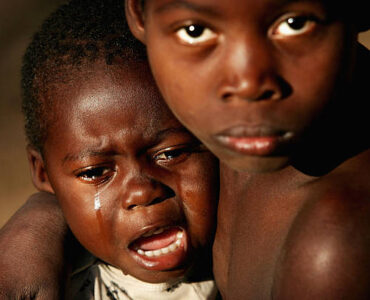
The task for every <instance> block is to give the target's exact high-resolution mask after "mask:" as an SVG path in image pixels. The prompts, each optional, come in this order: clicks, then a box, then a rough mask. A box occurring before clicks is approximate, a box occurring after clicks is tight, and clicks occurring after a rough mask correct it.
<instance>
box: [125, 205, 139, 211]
mask: <svg viewBox="0 0 370 300" xmlns="http://www.w3.org/2000/svg"><path fill="white" fill-rule="evenodd" d="M135 207H137V205H136V204H132V205H129V206H128V207H127V209H128V210H131V209H134V208H135Z"/></svg>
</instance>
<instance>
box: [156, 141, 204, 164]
mask: <svg viewBox="0 0 370 300" xmlns="http://www.w3.org/2000/svg"><path fill="white" fill-rule="evenodd" d="M200 151H202V144H196V145H184V146H183V147H179V148H171V147H169V148H166V149H164V150H161V151H160V152H159V153H156V154H155V155H154V156H153V157H154V161H155V162H156V163H158V164H160V165H170V164H171V165H175V164H179V163H181V162H183V161H184V160H185V159H186V158H188V157H189V156H190V155H191V154H192V153H196V152H200Z"/></svg>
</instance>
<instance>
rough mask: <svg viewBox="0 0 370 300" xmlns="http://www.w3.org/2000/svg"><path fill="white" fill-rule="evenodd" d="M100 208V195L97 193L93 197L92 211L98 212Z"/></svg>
mask: <svg viewBox="0 0 370 300" xmlns="http://www.w3.org/2000/svg"><path fill="white" fill-rule="evenodd" d="M100 208H101V203H100V195H99V192H97V193H96V194H95V197H94V210H95V211H98V210H99V209H100Z"/></svg>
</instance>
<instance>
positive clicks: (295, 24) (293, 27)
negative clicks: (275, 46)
mask: <svg viewBox="0 0 370 300" xmlns="http://www.w3.org/2000/svg"><path fill="white" fill-rule="evenodd" d="M316 25H317V20H315V19H314V18H313V17H310V16H290V17H288V18H284V19H283V20H282V21H280V22H279V23H278V25H277V26H276V27H275V28H274V30H273V32H272V33H273V35H275V37H277V38H284V37H293V36H298V35H303V34H306V33H309V32H311V31H312V30H313V29H314V28H315V26H316Z"/></svg>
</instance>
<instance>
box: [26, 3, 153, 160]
mask: <svg viewBox="0 0 370 300" xmlns="http://www.w3.org/2000/svg"><path fill="white" fill-rule="evenodd" d="M116 57H119V58H121V59H120V61H124V62H125V61H126V62H127V61H144V60H146V53H145V47H144V45H142V44H141V43H140V42H139V41H137V40H136V39H135V38H134V37H133V36H132V35H131V33H130V31H129V28H128V26H127V23H126V18H125V12H124V0H72V1H69V2H68V3H67V4H64V5H61V6H60V7H59V8H58V9H57V10H56V11H55V12H54V13H52V14H51V15H50V16H49V17H48V18H47V19H46V20H45V21H44V22H43V24H42V25H41V28H40V29H39V31H38V32H36V34H35V35H34V36H33V39H32V41H31V43H30V44H29V46H28V48H27V50H26V52H25V54H24V57H23V65H22V79H21V88H22V110H23V113H24V116H25V131H26V136H27V139H28V143H29V144H30V145H31V146H32V147H34V148H35V149H36V150H38V151H40V152H41V153H42V150H43V145H44V143H45V140H46V135H47V126H48V119H50V115H51V114H53V112H52V109H51V110H50V107H52V105H51V104H50V103H47V102H50V101H51V100H50V99H46V97H44V96H45V95H44V93H45V91H47V90H48V85H49V84H50V82H51V81H53V80H54V82H55V81H56V82H58V80H62V79H61V78H63V75H64V73H65V74H67V72H65V71H68V70H71V68H79V67H80V66H81V65H83V64H86V63H94V62H95V61H97V60H98V59H99V60H101V59H104V60H105V62H106V64H108V65H110V64H114V62H115V58H116ZM45 99H46V100H45Z"/></svg>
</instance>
